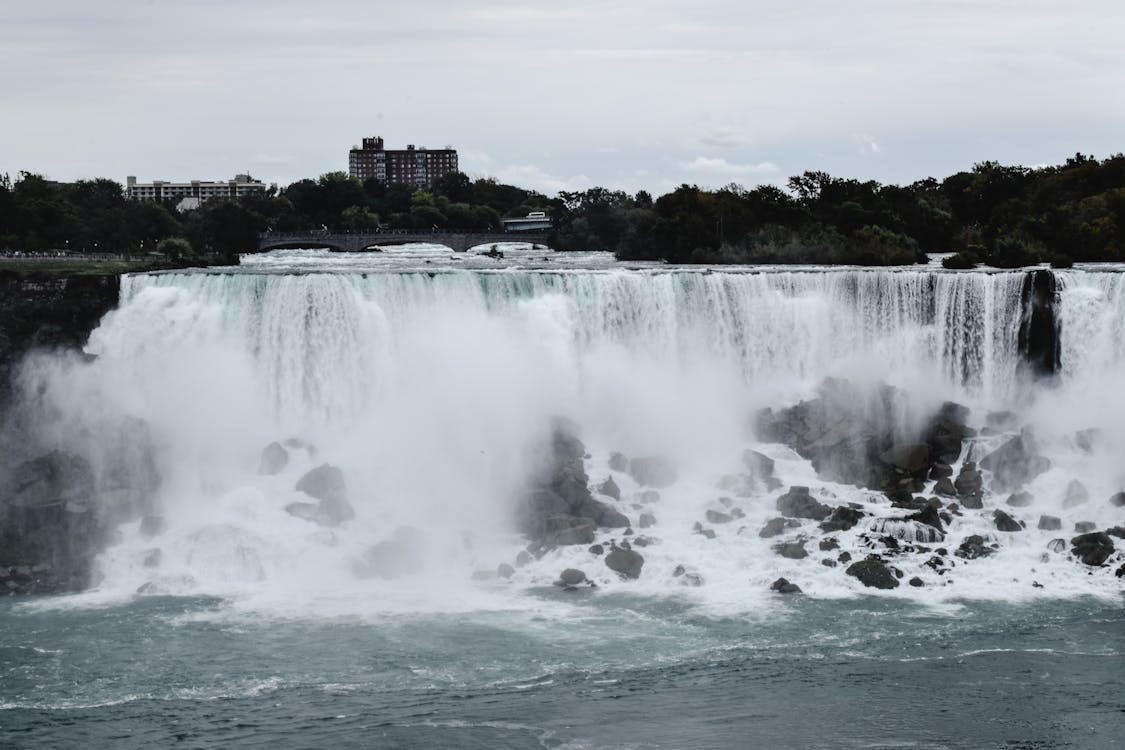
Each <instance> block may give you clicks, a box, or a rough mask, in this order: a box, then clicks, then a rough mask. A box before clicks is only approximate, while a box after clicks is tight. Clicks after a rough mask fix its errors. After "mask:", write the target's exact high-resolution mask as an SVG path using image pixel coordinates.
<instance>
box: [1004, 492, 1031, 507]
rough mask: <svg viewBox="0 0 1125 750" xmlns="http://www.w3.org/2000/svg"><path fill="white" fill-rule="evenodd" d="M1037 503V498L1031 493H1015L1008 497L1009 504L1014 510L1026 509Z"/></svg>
mask: <svg viewBox="0 0 1125 750" xmlns="http://www.w3.org/2000/svg"><path fill="white" fill-rule="evenodd" d="M1033 502H1035V496H1034V495H1032V494H1031V493H1030V492H1026V491H1025V492H1013V493H1012V494H1011V495H1009V496H1008V500H1007V503H1008V505H1010V506H1012V507H1013V508H1026V507H1028V506H1029V505H1031V504H1032V503H1033Z"/></svg>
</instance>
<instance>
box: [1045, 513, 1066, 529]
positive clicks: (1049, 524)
mask: <svg viewBox="0 0 1125 750" xmlns="http://www.w3.org/2000/svg"><path fill="white" fill-rule="evenodd" d="M1061 528H1062V519H1061V518H1058V517H1057V516H1047V515H1043V516H1039V529H1040V530H1041V531H1058V530H1059V529H1061Z"/></svg>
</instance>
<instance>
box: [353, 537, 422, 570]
mask: <svg viewBox="0 0 1125 750" xmlns="http://www.w3.org/2000/svg"><path fill="white" fill-rule="evenodd" d="M424 549H425V537H424V536H423V534H422V532H421V531H419V530H418V529H416V528H414V527H412V526H402V527H399V528H398V529H396V530H395V533H394V534H393V535H392V537H391V538H390V539H386V540H384V541H382V542H379V543H378V544H375V545H373V546H372V547H370V548H369V549H368V550H367V551H366V552H365V553H364V554H363V558H362V560H361V562H360V564H359V565H358V566H357V567H356V574H357V575H359V576H360V577H361V578H384V579H393V578H401V577H403V576H409V575H414V574H416V573H418V572H419V571H420V570H421V569H422V566H423V562H424V557H423V553H424Z"/></svg>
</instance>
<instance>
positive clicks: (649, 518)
mask: <svg viewBox="0 0 1125 750" xmlns="http://www.w3.org/2000/svg"><path fill="white" fill-rule="evenodd" d="M637 525H638V526H640V527H641V528H642V529H647V528H649V527H651V526H655V525H656V516H654V515H653V514H651V513H642V514H641V517H640V518H639V519H638V520H637Z"/></svg>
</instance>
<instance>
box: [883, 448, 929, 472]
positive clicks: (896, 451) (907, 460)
mask: <svg viewBox="0 0 1125 750" xmlns="http://www.w3.org/2000/svg"><path fill="white" fill-rule="evenodd" d="M879 460H880V461H882V462H883V463H884V464H886V465H887V466H889V467H891V468H892V469H895V470H896V471H898V472H899V473H902V474H910V475H913V474H918V473H919V472H922V473H923V475H924V474H925V471H926V470H927V469H929V467H930V446H929V445H926V444H925V443H913V444H909V445H896V446H894V447H892V448H891V449H890V450H887V451H884V452H883V453H881V454H879Z"/></svg>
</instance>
